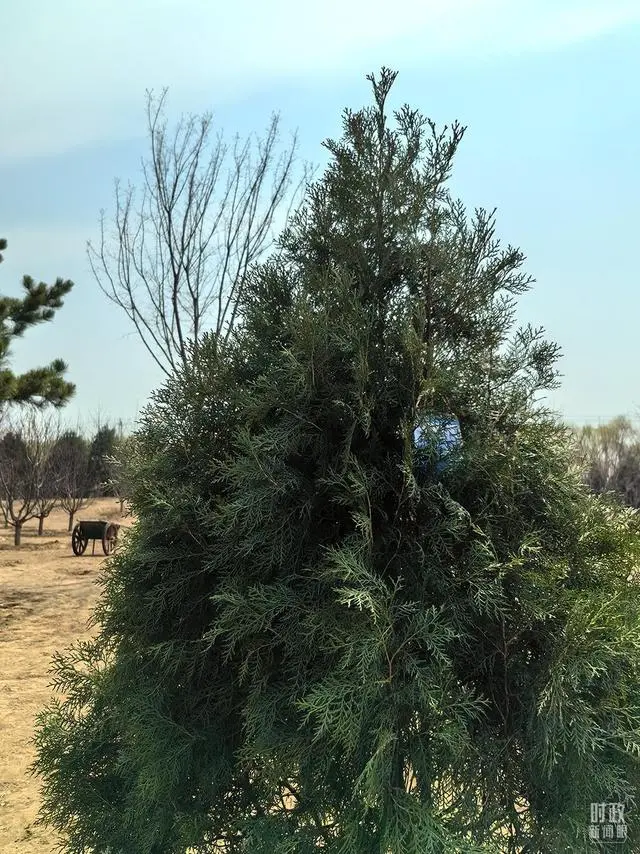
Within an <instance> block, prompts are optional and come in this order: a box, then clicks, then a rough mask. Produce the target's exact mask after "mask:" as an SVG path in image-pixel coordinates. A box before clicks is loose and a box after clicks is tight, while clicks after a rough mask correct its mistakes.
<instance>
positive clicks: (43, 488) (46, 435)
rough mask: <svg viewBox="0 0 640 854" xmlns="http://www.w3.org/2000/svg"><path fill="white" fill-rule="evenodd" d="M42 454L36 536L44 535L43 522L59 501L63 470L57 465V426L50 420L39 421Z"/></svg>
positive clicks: (37, 497) (37, 494) (37, 500)
mask: <svg viewBox="0 0 640 854" xmlns="http://www.w3.org/2000/svg"><path fill="white" fill-rule="evenodd" d="M39 432H40V436H41V444H42V452H41V455H40V461H39V466H40V475H39V477H38V479H37V485H36V514H35V517H36V519H37V520H38V536H39V537H41V536H42V535H43V533H44V521H45V519H47V518H48V517H49V515H50V514H51V511H52V510H53V509H54V507H55V506H56V505H57V504H58V502H59V500H60V488H61V485H62V480H63V477H64V469H63V468H62V467H61V466H60V465H59V461H58V460H57V458H56V454H55V449H56V445H57V440H58V433H59V430H58V425H57V424H56V423H54V421H53V420H52V419H50V418H46V419H41V424H40V426H39Z"/></svg>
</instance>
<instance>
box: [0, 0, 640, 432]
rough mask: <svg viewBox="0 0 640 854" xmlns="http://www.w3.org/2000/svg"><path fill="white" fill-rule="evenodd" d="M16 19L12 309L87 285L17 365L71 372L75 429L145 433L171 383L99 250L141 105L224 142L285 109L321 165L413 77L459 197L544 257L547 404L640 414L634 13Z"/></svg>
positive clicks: (1, 275) (528, 316)
mask: <svg viewBox="0 0 640 854" xmlns="http://www.w3.org/2000/svg"><path fill="white" fill-rule="evenodd" d="M1 20H2V28H1V30H0V91H1V92H2V107H1V111H0V236H3V237H6V238H7V240H8V243H9V246H8V249H7V251H6V252H5V253H4V254H5V261H4V263H3V264H2V266H0V293H2V294H6V295H9V294H11V295H18V294H19V291H20V281H21V277H22V275H23V274H24V273H29V274H30V275H32V276H34V278H37V279H39V280H44V281H48V282H51V281H52V280H54V279H55V278H56V277H57V276H63V277H64V278H70V279H72V280H73V281H74V282H75V287H74V289H73V291H72V292H71V294H70V295H69V296H68V298H67V300H66V303H65V305H64V307H63V308H62V309H61V310H60V312H59V314H58V316H57V317H56V319H55V320H54V321H53V322H52V323H51V324H47V325H46V326H44V325H43V326H40V327H38V328H37V329H33V330H30V331H28V332H27V334H26V335H25V337H24V339H23V340H21V341H19V342H18V343H17V344H16V345H15V347H14V350H13V362H12V364H13V367H14V368H15V369H18V370H26V369H28V368H30V367H33V366H35V365H40V364H46V363H49V362H50V361H51V360H52V359H53V358H57V357H61V358H63V359H65V361H66V362H67V363H68V364H69V371H68V378H69V379H70V380H71V381H72V382H74V383H76V385H77V393H76V396H75V398H74V400H73V401H72V403H70V404H69V405H68V407H66V409H65V413H64V416H65V418H66V419H67V420H68V421H70V422H75V421H76V420H80V421H82V422H83V423H85V424H88V423H89V422H93V423H95V422H96V420H100V421H102V422H104V421H113V422H115V421H117V420H122V421H124V422H125V424H126V425H131V424H133V423H134V422H135V418H136V416H137V415H138V414H139V413H140V411H141V410H142V409H143V408H144V406H145V403H146V401H147V400H148V398H149V395H150V393H151V392H152V390H153V389H154V388H156V387H157V386H158V385H159V384H160V383H161V381H162V377H161V375H160V372H159V370H158V368H157V367H155V365H154V363H153V362H152V360H151V358H150V356H149V355H148V354H147V353H146V351H145V350H144V348H143V347H142V345H141V344H140V342H139V341H138V339H137V338H136V334H135V332H134V331H133V329H132V327H131V326H130V324H129V321H128V320H127V318H126V317H125V315H124V314H123V313H122V312H121V311H120V310H119V309H118V308H117V307H116V306H114V305H112V304H111V303H109V302H108V301H107V299H106V297H105V296H104V295H103V294H102V292H101V291H100V289H99V287H98V285H97V284H96V282H95V280H94V279H93V277H92V274H91V271H90V268H89V264H88V261H87V257H86V251H85V247H86V242H87V240H88V239H93V240H95V238H96V236H97V234H98V222H99V215H100V211H101V210H103V209H104V210H106V212H107V214H109V212H110V211H112V210H113V199H114V193H113V186H114V179H115V178H120V179H121V180H122V181H123V182H125V183H126V182H128V181H133V182H134V183H136V182H137V181H139V177H140V160H141V158H142V157H143V156H144V155H145V154H146V152H147V143H146V137H145V92H146V90H147V89H153V90H156V91H159V90H161V89H162V88H163V87H168V89H169V94H168V110H169V114H170V117H171V118H175V117H177V116H178V115H179V114H181V113H184V112H197V113H201V112H204V111H212V112H213V114H214V119H215V123H216V126H217V127H220V128H223V129H224V130H225V132H226V133H227V134H229V135H232V134H234V133H235V132H239V133H241V134H247V133H251V132H254V131H258V132H259V131H261V130H262V129H264V127H265V126H266V124H267V122H268V120H269V117H270V115H271V114H272V113H273V112H274V111H277V112H279V113H280V114H281V120H282V126H283V128H284V129H285V130H290V131H292V132H293V131H295V130H297V131H298V133H299V139H300V154H301V156H302V157H303V158H304V159H306V160H309V161H311V162H312V163H314V164H316V165H318V166H319V167H320V168H321V167H322V166H323V165H324V164H325V162H326V152H325V150H324V149H323V148H322V146H321V143H322V141H323V140H324V139H326V138H327V137H335V136H336V135H339V133H340V121H341V113H342V110H343V109H344V108H345V107H351V108H353V109H357V108H359V107H361V106H364V105H366V104H368V103H369V101H370V87H369V84H368V83H367V81H366V79H365V76H366V74H367V73H370V72H374V71H377V70H378V69H379V68H380V67H381V66H382V65H387V66H390V67H392V68H394V69H396V70H398V72H399V75H398V79H397V81H396V84H395V87H394V93H393V99H392V100H393V106H400V104H402V103H405V102H406V103H409V104H410V105H411V106H412V107H416V108H418V109H420V110H421V111H422V112H423V113H425V114H426V115H428V116H430V117H431V118H433V119H434V120H435V121H436V122H438V123H439V124H444V123H450V122H451V121H453V120H455V119H458V120H459V121H460V122H462V123H463V124H464V125H466V126H467V128H468V130H467V133H466V135H465V138H464V141H463V143H462V146H461V149H460V151H459V153H458V156H457V161H456V169H455V173H454V177H453V179H452V188H453V190H454V191H455V193H456V194H457V195H459V196H460V197H461V198H462V199H463V200H464V201H465V203H466V204H467V205H468V207H469V209H471V210H472V209H473V208H474V207H476V206H482V207H485V208H490V209H491V208H494V207H495V208H497V222H498V232H499V235H500V237H501V239H502V240H503V241H504V242H505V243H509V244H513V245H517V246H519V247H520V248H521V249H522V250H523V251H524V252H525V254H526V256H527V265H526V269H527V272H529V273H530V274H531V275H532V276H533V277H534V278H535V279H536V284H535V285H534V287H533V289H532V291H531V292H530V293H529V294H527V295H526V296H525V297H523V298H522V299H521V301H520V308H519V319H520V320H521V321H523V322H530V323H532V324H533V325H535V326H543V327H544V328H545V329H546V331H547V335H548V337H549V338H551V339H552V340H554V341H556V342H558V343H559V344H560V346H561V348H562V354H563V355H562V358H561V360H560V363H559V369H560V371H561V373H562V375H563V377H562V385H561V388H560V389H559V390H557V391H555V392H552V393H551V394H550V395H549V398H548V400H547V402H548V404H549V405H550V406H552V407H553V408H554V409H555V410H556V411H557V412H558V413H559V414H560V415H561V416H562V417H563V418H565V419H567V420H569V421H571V422H573V423H578V424H584V423H591V424H596V423H600V422H604V421H607V420H608V419H610V418H612V417H614V416H616V415H619V414H626V415H628V416H630V417H632V418H634V419H635V418H638V417H639V416H640V387H639V384H638V365H639V364H640V359H639V356H640V353H639V351H640V338H639V336H638V334H637V326H638V318H639V317H640V287H639V285H640V281H639V275H638V269H639V265H638V256H639V254H640V250H639V248H638V247H640V241H639V240H638V235H637V232H638V230H639V227H640V222H639V218H638V209H637V200H638V198H640V164H639V163H638V138H639V136H640V98H639V97H638V90H637V81H638V80H639V79H640V2H638V0H628V2H625V0H395V2H394V3H393V4H390V3H388V2H384V3H383V2H381V0H366V2H365V0H349V2H348V3H345V2H344V0H323V2H317V0H309V2H307V3H304V4H303V3H299V2H294V0H270V2H269V3H262V2H258V0H236V2H234V3H230V4H219V3H212V2H210V0H153V2H151V0H136V2H135V3H132V2H130V0H109V2H108V3H107V2H103V0H93V2H92V3H86V2H81V0H59V1H58V2H57V3H55V4H51V3H48V2H45V0H21V3H19V4H18V3H11V4H9V3H3V4H2V19H1Z"/></svg>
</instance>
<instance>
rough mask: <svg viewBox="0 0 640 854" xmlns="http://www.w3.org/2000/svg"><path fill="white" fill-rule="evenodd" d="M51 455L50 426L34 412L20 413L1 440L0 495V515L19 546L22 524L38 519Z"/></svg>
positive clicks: (29, 410) (31, 410)
mask: <svg viewBox="0 0 640 854" xmlns="http://www.w3.org/2000/svg"><path fill="white" fill-rule="evenodd" d="M50 453H51V422H50V419H48V418H46V417H43V416H42V415H41V414H40V413H38V412H37V411H36V410H34V409H28V410H23V411H22V412H21V413H20V418H19V420H17V421H15V422H14V423H10V425H9V429H7V431H6V432H5V433H4V435H3V436H2V438H1V439H0V493H1V495H2V504H3V513H4V514H5V515H6V519H7V521H8V523H9V525H10V526H11V527H12V528H13V529H14V544H15V545H16V546H19V545H20V543H21V538H22V528H23V526H24V524H25V522H28V521H29V520H30V519H34V518H37V517H38V515H39V513H40V512H41V510H42V505H41V504H39V501H40V499H41V497H42V495H43V492H44V487H43V484H44V483H45V481H46V478H47V467H48V460H49V455H50Z"/></svg>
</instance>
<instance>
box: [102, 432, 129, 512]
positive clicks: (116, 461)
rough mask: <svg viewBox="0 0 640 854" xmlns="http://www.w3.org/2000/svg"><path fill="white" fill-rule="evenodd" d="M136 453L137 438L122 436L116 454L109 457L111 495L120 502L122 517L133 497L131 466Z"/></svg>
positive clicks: (117, 444)
mask: <svg viewBox="0 0 640 854" xmlns="http://www.w3.org/2000/svg"><path fill="white" fill-rule="evenodd" d="M134 453H135V438H134V437H133V436H120V437H119V438H118V439H117V442H116V453H115V455H114V456H111V457H107V464H108V466H109V480H108V485H109V487H110V490H111V493H112V494H113V495H114V496H115V497H116V498H117V500H118V501H119V502H120V515H121V516H124V515H125V512H124V506H125V504H126V503H127V501H128V500H129V498H130V496H131V488H132V484H131V479H130V464H131V460H132V457H133V454H134Z"/></svg>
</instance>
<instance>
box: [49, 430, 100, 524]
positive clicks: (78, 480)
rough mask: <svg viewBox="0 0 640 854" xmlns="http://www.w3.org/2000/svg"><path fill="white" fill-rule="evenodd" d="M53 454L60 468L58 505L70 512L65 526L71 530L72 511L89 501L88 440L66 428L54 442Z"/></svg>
mask: <svg viewBox="0 0 640 854" xmlns="http://www.w3.org/2000/svg"><path fill="white" fill-rule="evenodd" d="M52 457H53V465H54V467H55V468H56V469H57V471H58V472H59V495H60V506H61V507H62V509H63V510H65V511H66V512H67V513H68V514H69V526H68V530H69V531H71V530H73V521H74V517H75V514H76V513H77V512H78V510H81V509H82V508H83V507H86V506H87V504H88V503H89V496H90V491H91V480H90V477H89V447H88V445H87V441H86V439H84V437H83V436H80V435H79V434H78V432H76V431H73V430H68V431H66V432H65V433H63V434H62V435H61V436H60V438H59V439H58V441H57V442H56V443H55V446H54V449H53V451H52Z"/></svg>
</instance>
